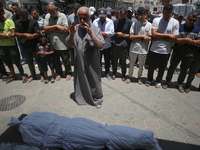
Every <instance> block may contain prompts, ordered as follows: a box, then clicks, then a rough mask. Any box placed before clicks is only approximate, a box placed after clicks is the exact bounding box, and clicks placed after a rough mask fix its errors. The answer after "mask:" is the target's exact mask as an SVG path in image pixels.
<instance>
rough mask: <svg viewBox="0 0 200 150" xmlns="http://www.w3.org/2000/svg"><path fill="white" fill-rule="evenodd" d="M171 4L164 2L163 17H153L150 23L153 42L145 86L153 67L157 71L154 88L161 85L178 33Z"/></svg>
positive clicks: (177, 23) (150, 76)
mask: <svg viewBox="0 0 200 150" xmlns="http://www.w3.org/2000/svg"><path fill="white" fill-rule="evenodd" d="M172 10H173V5H171V4H166V5H165V6H164V8H163V17H160V18H155V19H154V20H153V23H152V37H153V42H152V45H151V48H150V52H149V53H150V56H149V57H150V58H149V70H148V77H147V78H148V79H147V81H146V86H149V85H150V84H151V82H152V80H153V73H154V69H155V67H157V66H158V68H159V71H158V75H157V77H156V84H155V86H156V88H160V87H161V80H162V77H163V74H164V71H165V68H166V66H167V62H168V59H169V56H170V52H171V48H172V45H173V43H174V42H175V40H176V39H177V37H178V35H179V22H178V21H177V20H176V19H174V18H172V17H171V15H172Z"/></svg>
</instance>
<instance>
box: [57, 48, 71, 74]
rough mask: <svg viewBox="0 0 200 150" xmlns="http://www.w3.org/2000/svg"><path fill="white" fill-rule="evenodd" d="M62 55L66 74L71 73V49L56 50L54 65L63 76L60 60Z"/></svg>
mask: <svg viewBox="0 0 200 150" xmlns="http://www.w3.org/2000/svg"><path fill="white" fill-rule="evenodd" d="M60 57H61V58H62V61H63V63H64V67H65V75H68V74H71V73H72V70H71V64H70V61H69V50H54V67H55V70H56V73H57V74H58V75H60V76H62V66H61V62H60Z"/></svg>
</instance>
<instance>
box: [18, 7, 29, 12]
mask: <svg viewBox="0 0 200 150" xmlns="http://www.w3.org/2000/svg"><path fill="white" fill-rule="evenodd" d="M18 13H28V11H27V9H26V8H24V7H20V8H19V9H18Z"/></svg>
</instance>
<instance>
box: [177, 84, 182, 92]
mask: <svg viewBox="0 0 200 150" xmlns="http://www.w3.org/2000/svg"><path fill="white" fill-rule="evenodd" d="M177 88H178V91H179V92H180V93H184V88H183V86H182V85H177Z"/></svg>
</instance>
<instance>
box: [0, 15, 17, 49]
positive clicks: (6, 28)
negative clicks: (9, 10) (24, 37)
mask: <svg viewBox="0 0 200 150" xmlns="http://www.w3.org/2000/svg"><path fill="white" fill-rule="evenodd" d="M10 29H15V24H14V22H13V21H12V20H10V19H7V20H6V21H5V22H0V33H5V34H10ZM0 46H15V40H14V38H0Z"/></svg>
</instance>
